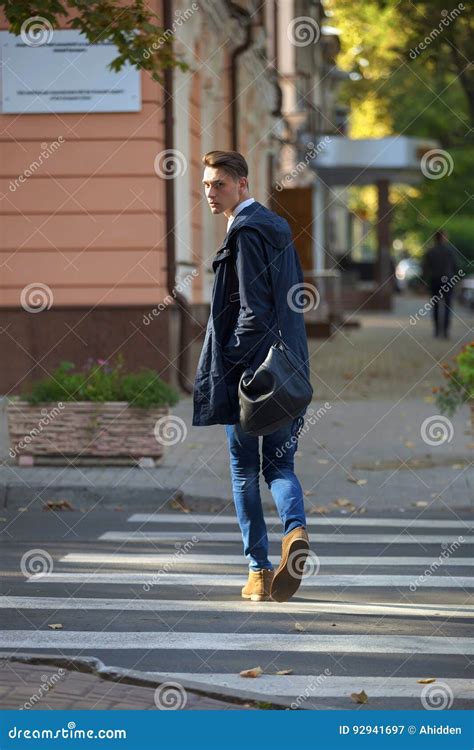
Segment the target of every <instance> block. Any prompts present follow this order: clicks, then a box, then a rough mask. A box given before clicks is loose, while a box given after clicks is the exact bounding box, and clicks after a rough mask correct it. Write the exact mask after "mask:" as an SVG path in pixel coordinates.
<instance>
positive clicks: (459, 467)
mask: <svg viewBox="0 0 474 750" xmlns="http://www.w3.org/2000/svg"><path fill="white" fill-rule="evenodd" d="M451 468H452V469H462V468H463V465H462V464H453V465H452V466H451Z"/></svg>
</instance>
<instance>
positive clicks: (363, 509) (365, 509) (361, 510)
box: [357, 508, 367, 513]
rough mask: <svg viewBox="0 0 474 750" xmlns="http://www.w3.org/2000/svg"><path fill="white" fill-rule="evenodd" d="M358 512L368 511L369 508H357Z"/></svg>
mask: <svg viewBox="0 0 474 750" xmlns="http://www.w3.org/2000/svg"><path fill="white" fill-rule="evenodd" d="M357 511H358V513H367V508H357Z"/></svg>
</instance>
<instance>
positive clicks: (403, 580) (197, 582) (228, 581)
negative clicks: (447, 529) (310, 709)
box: [28, 572, 474, 589]
mask: <svg viewBox="0 0 474 750" xmlns="http://www.w3.org/2000/svg"><path fill="white" fill-rule="evenodd" d="M246 580H247V577H246V576H245V575H244V576H242V575H232V574H229V573H221V574H220V575H210V574H207V573H187V574H182V573H157V574H156V576H155V577H153V575H150V573H119V572H113V573H96V572H91V573H76V572H74V573H48V574H46V575H45V574H44V573H37V574H35V575H32V576H30V577H29V578H28V582H29V583H35V584H37V583H45V584H51V583H92V584H98V583H112V584H124V583H136V584H139V585H142V586H143V585H144V584H146V583H149V584H150V583H154V584H155V585H156V584H159V585H160V586H197V587H199V586H204V587H210V586H230V587H234V588H235V587H239V588H241V587H242V586H243V585H244V584H245V582H246ZM413 582H414V578H413V576H396V575H392V576H385V575H376V576H371V575H367V574H363V575H361V574H359V575H341V574H338V575H330V576H329V575H315V576H310V577H308V578H304V579H303V581H302V583H301V585H302V587H303V588H309V589H319V588H321V587H326V586H330V587H331V588H337V587H343V588H347V587H348V586H383V587H385V588H389V587H392V586H395V587H397V588H408V587H409V586H410V585H411V584H413ZM418 586H420V587H421V586H424V587H425V588H465V589H467V588H474V577H472V578H470V577H468V576H456V577H454V576H434V575H432V576H428V577H426V576H425V580H424V581H422V582H421V581H420V582H419V583H418Z"/></svg>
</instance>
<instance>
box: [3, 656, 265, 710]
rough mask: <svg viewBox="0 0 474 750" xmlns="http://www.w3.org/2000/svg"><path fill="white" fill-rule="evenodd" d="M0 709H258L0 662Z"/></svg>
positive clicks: (167, 688)
mask: <svg viewBox="0 0 474 750" xmlns="http://www.w3.org/2000/svg"><path fill="white" fill-rule="evenodd" d="M0 707H1V709H2V710H3V711H7V710H24V711H27V710H43V711H45V710H51V711H62V710H75V711H79V710H81V709H82V710H84V709H88V710H101V711H104V710H105V711H108V710H128V711H130V710H135V711H158V710H186V711H211V710H212V711H228V710H248V709H255V708H258V705H256V704H255V703H250V702H245V701H239V702H236V701H232V702H231V701H228V700H225V699H222V700H217V699H215V698H210V697H207V696H205V695H199V694H198V693H195V692H192V691H190V690H185V689H183V688H182V686H181V685H179V686H178V687H177V684H174V685H171V684H170V683H162V685H161V687H160V686H158V687H146V686H140V685H133V684H127V682H114V681H111V680H108V679H104V678H101V677H100V676H98V675H97V674H94V673H87V672H82V671H75V670H70V669H64V668H63V667H57V666H51V665H47V664H42V665H38V664H36V665H33V664H28V663H21V661H14V660H7V659H2V660H1V662H0Z"/></svg>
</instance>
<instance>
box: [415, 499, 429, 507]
mask: <svg viewBox="0 0 474 750" xmlns="http://www.w3.org/2000/svg"><path fill="white" fill-rule="evenodd" d="M412 505H413V506H414V507H415V508H426V506H427V505H428V502H427V501H426V500H417V501H416V503H412Z"/></svg>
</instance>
